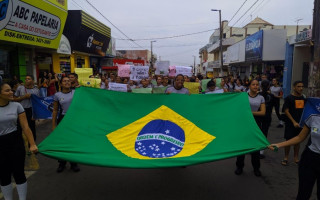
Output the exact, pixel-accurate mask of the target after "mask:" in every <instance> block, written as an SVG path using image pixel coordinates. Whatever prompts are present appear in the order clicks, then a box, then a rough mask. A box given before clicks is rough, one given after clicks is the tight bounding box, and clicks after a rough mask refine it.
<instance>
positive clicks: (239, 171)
mask: <svg viewBox="0 0 320 200" xmlns="http://www.w3.org/2000/svg"><path fill="white" fill-rule="evenodd" d="M242 172H243V169H242V168H237V169H236V171H234V173H235V174H236V175H241V174H242Z"/></svg>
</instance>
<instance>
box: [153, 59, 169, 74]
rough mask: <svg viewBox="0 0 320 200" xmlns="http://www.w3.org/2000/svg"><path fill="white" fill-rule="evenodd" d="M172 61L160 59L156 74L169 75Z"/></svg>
mask: <svg viewBox="0 0 320 200" xmlns="http://www.w3.org/2000/svg"><path fill="white" fill-rule="evenodd" d="M169 66H170V61H159V62H157V63H156V71H155V74H156V75H163V76H167V75H168V74H169Z"/></svg>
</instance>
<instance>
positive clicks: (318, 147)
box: [305, 115, 320, 154]
mask: <svg viewBox="0 0 320 200" xmlns="http://www.w3.org/2000/svg"><path fill="white" fill-rule="evenodd" d="M305 125H306V126H307V127H309V128H310V139H311V144H310V145H309V146H308V147H309V149H310V150H311V151H313V152H315V153H318V154H320V115H310V116H309V118H308V119H307V120H306V121H305Z"/></svg>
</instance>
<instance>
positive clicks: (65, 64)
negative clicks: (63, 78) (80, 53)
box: [59, 56, 71, 74]
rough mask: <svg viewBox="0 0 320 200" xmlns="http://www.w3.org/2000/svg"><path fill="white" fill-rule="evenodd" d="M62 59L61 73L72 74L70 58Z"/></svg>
mask: <svg viewBox="0 0 320 200" xmlns="http://www.w3.org/2000/svg"><path fill="white" fill-rule="evenodd" d="M59 58H60V71H61V73H63V74H69V73H71V64H70V57H69V56H66V57H59Z"/></svg>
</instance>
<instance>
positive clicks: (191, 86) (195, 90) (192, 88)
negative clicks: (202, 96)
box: [183, 82, 200, 94]
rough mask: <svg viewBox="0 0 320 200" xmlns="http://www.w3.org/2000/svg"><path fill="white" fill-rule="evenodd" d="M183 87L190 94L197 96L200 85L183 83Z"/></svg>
mask: <svg viewBox="0 0 320 200" xmlns="http://www.w3.org/2000/svg"><path fill="white" fill-rule="evenodd" d="M183 85H184V87H185V88H188V90H189V92H190V94H199V86H200V83H195V82H184V84H183Z"/></svg>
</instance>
